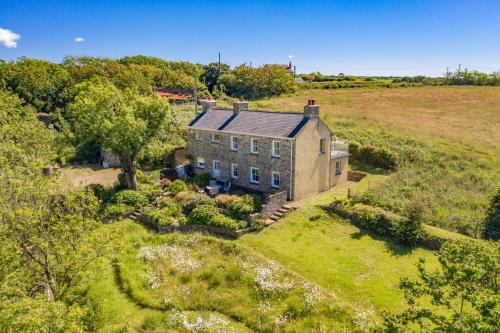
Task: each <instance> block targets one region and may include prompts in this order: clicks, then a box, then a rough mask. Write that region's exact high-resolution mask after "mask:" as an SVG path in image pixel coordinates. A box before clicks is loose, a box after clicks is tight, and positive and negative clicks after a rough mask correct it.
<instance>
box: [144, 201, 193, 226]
mask: <svg viewBox="0 0 500 333" xmlns="http://www.w3.org/2000/svg"><path fill="white" fill-rule="evenodd" d="M142 214H143V215H144V216H145V217H147V218H149V219H150V220H151V221H152V222H154V223H156V225H158V226H168V225H172V224H173V223H174V222H177V223H179V224H183V223H185V221H186V218H185V216H184V215H183V214H182V208H181V207H180V206H179V205H178V204H176V203H173V202H171V203H170V204H169V205H167V206H166V207H164V208H161V209H154V208H147V209H145V210H144V211H143V212H142Z"/></svg>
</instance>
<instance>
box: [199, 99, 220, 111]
mask: <svg viewBox="0 0 500 333" xmlns="http://www.w3.org/2000/svg"><path fill="white" fill-rule="evenodd" d="M216 105H217V102H216V101H214V100H212V99H202V100H201V106H202V107H203V111H204V112H205V111H208V110H209V109H215V106H216Z"/></svg>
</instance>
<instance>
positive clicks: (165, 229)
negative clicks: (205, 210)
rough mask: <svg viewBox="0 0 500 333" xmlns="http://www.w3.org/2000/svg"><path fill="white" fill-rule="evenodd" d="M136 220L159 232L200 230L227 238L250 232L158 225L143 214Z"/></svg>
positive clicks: (248, 230)
mask: <svg viewBox="0 0 500 333" xmlns="http://www.w3.org/2000/svg"><path fill="white" fill-rule="evenodd" d="M138 221H139V222H140V223H142V224H144V225H145V226H147V227H149V228H151V229H153V230H155V231H157V232H159V233H169V232H175V231H178V232H201V233H208V234H212V235H217V236H222V237H228V238H238V237H240V236H241V235H243V234H246V233H247V232H250V228H246V229H240V230H230V229H226V228H218V227H213V226H210V225H195V224H185V225H166V226H159V225H158V224H156V223H155V222H153V221H151V220H150V219H149V218H147V217H146V216H143V215H140V216H139V218H138Z"/></svg>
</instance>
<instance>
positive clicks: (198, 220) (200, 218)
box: [187, 204, 220, 225]
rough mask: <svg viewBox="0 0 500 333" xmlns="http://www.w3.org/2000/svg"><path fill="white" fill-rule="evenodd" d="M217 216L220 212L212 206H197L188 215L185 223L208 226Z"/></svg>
mask: <svg viewBox="0 0 500 333" xmlns="http://www.w3.org/2000/svg"><path fill="white" fill-rule="evenodd" d="M218 214H220V211H219V209H218V208H217V207H215V206H214V205H206V204H205V205H199V206H197V207H196V208H194V209H193V211H192V212H191V214H189V217H188V221H187V223H189V224H205V225H210V223H211V221H212V220H213V219H214V218H215V216H217V215H218Z"/></svg>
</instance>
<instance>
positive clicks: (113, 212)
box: [102, 203, 135, 220]
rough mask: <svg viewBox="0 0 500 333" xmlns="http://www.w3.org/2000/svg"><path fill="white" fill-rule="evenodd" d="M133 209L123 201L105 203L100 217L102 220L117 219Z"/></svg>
mask: <svg viewBox="0 0 500 333" xmlns="http://www.w3.org/2000/svg"><path fill="white" fill-rule="evenodd" d="M134 209H135V208H134V207H132V206H129V205H126V204H123V203H117V204H112V205H107V206H106V207H104V210H103V212H102V218H103V219H104V220H112V219H117V218H120V217H123V216H125V214H127V213H130V212H131V211H133V210H134Z"/></svg>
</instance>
